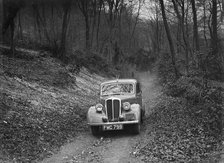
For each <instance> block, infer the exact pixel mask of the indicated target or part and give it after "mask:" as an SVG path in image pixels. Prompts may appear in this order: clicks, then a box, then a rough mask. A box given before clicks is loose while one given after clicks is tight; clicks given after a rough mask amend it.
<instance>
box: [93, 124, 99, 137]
mask: <svg viewBox="0 0 224 163" xmlns="http://www.w3.org/2000/svg"><path fill="white" fill-rule="evenodd" d="M91 132H92V134H93V135H94V136H97V135H99V134H100V127H99V126H91Z"/></svg>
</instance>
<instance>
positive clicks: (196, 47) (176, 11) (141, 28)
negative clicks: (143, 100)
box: [1, 0, 224, 80]
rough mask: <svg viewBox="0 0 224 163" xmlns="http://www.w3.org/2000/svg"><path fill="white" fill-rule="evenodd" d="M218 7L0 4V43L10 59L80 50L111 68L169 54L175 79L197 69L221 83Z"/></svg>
mask: <svg viewBox="0 0 224 163" xmlns="http://www.w3.org/2000/svg"><path fill="white" fill-rule="evenodd" d="M222 3H223V2H222V1H221V0H220V1H219V0H214V1H206V0H204V1H195V0H194V1H193V0H192V1H175V0H174V1H173V0H172V1H171V0H170V1H144V0H133V1H125V0H116V1H114V0H92V1H87V0H84V1H83V0H80V1H71V0H66V1H60V0H57V1H55V0H52V1H51V0H48V1H42V0H33V1H28V0H19V1H16V2H15V1H13V0H2V2H1V4H2V5H1V6H2V10H1V11H2V13H1V17H2V20H3V21H2V26H1V29H2V36H1V38H3V39H2V42H3V43H8V44H10V45H11V51H12V53H11V54H12V55H14V53H15V52H14V49H15V46H19V47H21V46H22V47H27V48H30V49H43V48H44V49H46V50H49V51H51V52H52V54H53V56H54V57H57V58H60V59H66V58H68V57H71V56H72V55H73V53H74V51H76V50H85V51H86V53H89V52H94V53H95V54H97V55H98V56H100V57H102V58H103V59H105V60H107V63H113V64H117V65H119V64H123V63H124V62H126V61H128V62H141V59H137V58H138V57H137V56H138V55H143V56H144V55H145V56H147V57H146V58H150V59H152V60H153V61H154V59H155V58H156V59H157V60H158V59H160V58H162V55H163V54H165V53H169V54H168V55H169V58H170V59H171V62H172V63H171V67H172V68H173V71H174V73H175V76H176V77H177V78H178V77H179V76H181V75H190V74H192V70H193V71H194V70H196V71H198V70H199V71H200V73H201V75H203V76H206V78H212V79H219V80H223V62H224V59H223V55H222V51H223V30H224V27H223V23H222V22H223V7H222V6H223V4H222ZM143 15H144V16H143ZM9 38H10V39H9ZM86 57H88V54H87V56H86ZM143 60H144V59H143ZM149 62H150V61H149ZM138 64H139V63H138ZM145 65H147V64H145Z"/></svg>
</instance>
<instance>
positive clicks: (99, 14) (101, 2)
mask: <svg viewBox="0 0 224 163" xmlns="http://www.w3.org/2000/svg"><path fill="white" fill-rule="evenodd" d="M102 5H103V1H102V0H100V1H99V9H98V18H97V21H98V22H97V30H96V49H97V51H98V49H99V29H100V16H101V10H102Z"/></svg>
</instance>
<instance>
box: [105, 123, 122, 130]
mask: <svg viewBox="0 0 224 163" xmlns="http://www.w3.org/2000/svg"><path fill="white" fill-rule="evenodd" d="M122 129H123V125H122V124H119V125H105V126H103V130H122Z"/></svg>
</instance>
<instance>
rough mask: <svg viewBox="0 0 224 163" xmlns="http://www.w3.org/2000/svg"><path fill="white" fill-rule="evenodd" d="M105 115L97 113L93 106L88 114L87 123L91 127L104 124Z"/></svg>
mask: <svg viewBox="0 0 224 163" xmlns="http://www.w3.org/2000/svg"><path fill="white" fill-rule="evenodd" d="M104 115H105V114H104V113H103V112H102V113H97V112H96V109H95V106H92V107H90V108H89V110H88V112H87V122H88V123H89V124H90V125H91V123H102V122H103V121H102V117H103V116H104Z"/></svg>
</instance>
